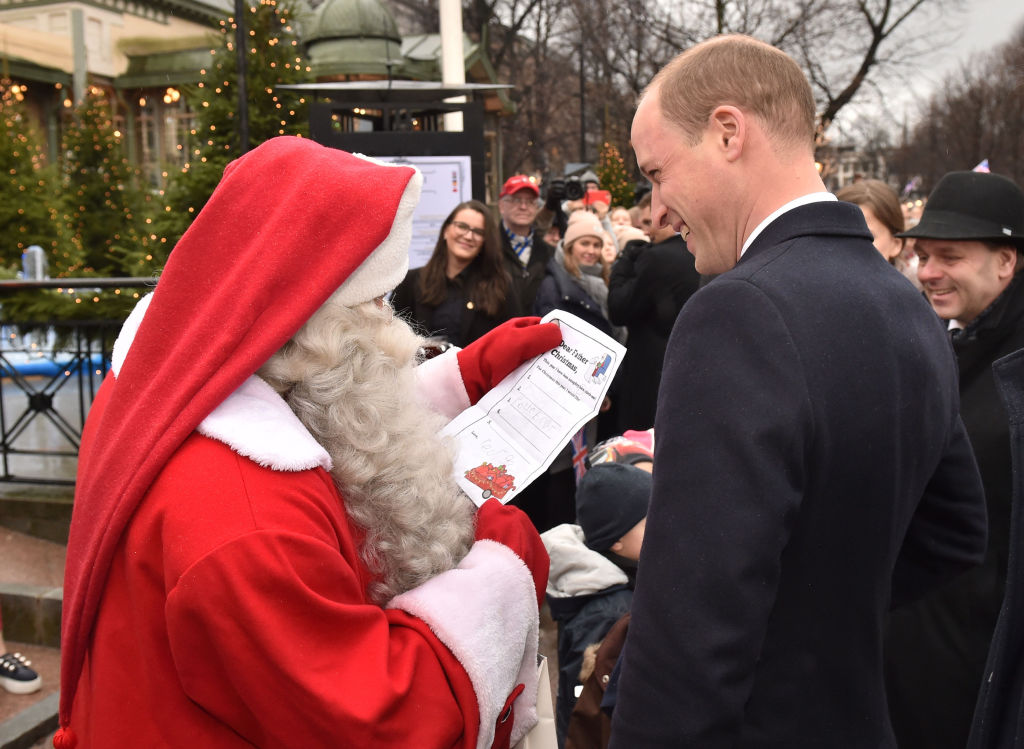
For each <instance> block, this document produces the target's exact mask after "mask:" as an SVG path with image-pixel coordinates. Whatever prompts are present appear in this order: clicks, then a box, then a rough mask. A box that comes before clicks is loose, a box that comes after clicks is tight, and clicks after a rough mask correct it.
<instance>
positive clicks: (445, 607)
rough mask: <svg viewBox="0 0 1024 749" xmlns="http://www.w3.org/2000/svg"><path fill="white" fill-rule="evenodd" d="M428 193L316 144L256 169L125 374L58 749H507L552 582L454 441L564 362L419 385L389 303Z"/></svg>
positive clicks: (68, 649) (77, 613) (113, 415)
mask: <svg viewBox="0 0 1024 749" xmlns="http://www.w3.org/2000/svg"><path fill="white" fill-rule="evenodd" d="M420 184H421V176H420V175H419V173H418V172H417V171H416V170H415V169H413V168H411V167H408V166H399V165H387V164H381V163H379V162H376V161H373V160H371V159H366V158H362V157H358V156H354V155H352V154H348V153H345V152H344V151H339V150H336V149H330V148H325V147H322V146H319V145H317V144H315V143H312V142H310V141H308V140H304V139H299V138H289V137H282V138H275V139H273V140H271V141H268V142H266V143H264V144H263V145H261V146H260V147H258V148H256V149H254V150H253V151H251V152H249V153H248V154H246V155H245V156H242V157H241V158H239V159H237V160H236V161H234V162H232V163H231V164H230V165H229V166H228V167H227V169H226V170H225V172H224V176H223V179H222V180H221V182H220V184H219V185H218V186H217V189H216V190H215V191H214V193H213V195H212V197H211V198H210V200H209V202H208V203H207V205H206V206H205V207H204V208H203V210H202V211H201V212H200V213H199V215H198V216H197V217H196V219H195V221H194V222H193V224H192V226H191V227H190V228H189V230H188V232H186V234H185V235H184V236H183V237H182V239H181V241H180V242H179V243H178V245H177V246H176V247H175V249H174V251H173V252H172V254H171V257H170V260H169V261H168V263H167V266H166V269H165V270H164V272H163V274H162V276H161V278H160V280H159V282H158V283H157V286H156V289H155V290H154V291H153V293H152V294H150V295H148V296H146V297H145V298H143V299H142V300H141V302H140V303H139V305H138V306H137V307H136V309H135V311H134V312H133V313H132V315H131V316H130V317H129V319H128V320H127V321H126V323H125V325H124V328H123V329H122V331H121V334H120V336H119V337H118V340H117V343H116V345H115V347H114V354H113V362H112V372H111V374H110V376H108V377H107V379H106V380H105V382H104V384H103V386H102V387H101V389H100V391H99V393H98V395H97V397H96V400H95V402H94V404H93V407H92V410H91V411H90V413H89V418H88V419H87V422H86V425H85V429H84V434H83V439H82V446H81V451H80V457H79V469H78V480H77V488H76V496H75V507H74V514H73V518H72V524H71V533H70V538H69V543H68V558H67V570H66V576H65V589H64V590H65V593H64V621H63V642H62V652H61V656H62V664H61V707H60V725H61V729H60V731H59V732H58V734H57V736H56V738H55V739H54V744H55V746H57V747H64V748H68V747H83V748H84V747H89V748H92V747H101V748H102V747H119V748H121V747H128V746H140V747H141V746H144V747H188V748H189V749H205V748H207V747H209V748H210V749H213V748H216V749H230V748H231V747H253V746H256V747H302V748H303V749H309V748H311V747H334V746H351V747H392V746H393V747H412V746H415V747H465V748H466V749H470V748H472V747H479V748H486V747H489V746H503V747H507V746H509V745H510V744H511V743H515V742H516V741H517V740H518V739H519V738H520V737H522V736H523V735H524V734H525V733H526V732H527V731H528V730H529V728H530V727H531V726H532V725H533V723H534V722H535V720H536V712H535V699H536V691H537V660H536V654H537V627H538V600H539V599H540V598H541V596H543V591H544V588H545V583H546V579H547V571H548V559H547V554H546V553H545V551H544V547H543V544H542V543H541V541H540V538H539V537H538V535H537V533H536V531H535V530H534V529H533V527H532V525H531V524H530V523H529V521H528V520H527V518H526V516H525V515H523V514H522V513H521V512H520V511H519V510H517V509H515V508H512V507H506V506H502V505H501V504H499V503H498V502H496V501H495V500H493V499H492V500H490V501H489V502H487V503H485V504H484V505H483V506H482V507H481V508H480V509H479V510H477V509H476V508H475V507H474V506H473V504H472V503H471V502H470V501H469V500H468V499H467V498H466V497H465V496H464V495H463V494H462V493H461V492H460V491H459V489H458V488H457V487H456V485H455V482H454V479H453V477H452V465H451V461H452V456H451V447H450V446H449V445H448V444H446V443H445V442H444V441H443V440H442V439H441V438H440V437H438V436H437V435H438V431H439V429H440V428H441V427H442V426H443V425H444V424H445V423H446V421H447V420H448V419H450V418H452V417H453V416H455V415H456V414H457V413H459V412H460V411H461V410H463V409H465V408H466V407H468V406H469V405H470V404H471V403H473V402H475V401H476V400H477V399H479V398H480V397H481V396H482V395H483V394H484V393H486V392H487V391H488V390H489V389H490V388H491V387H493V386H494V385H495V384H497V383H498V382H499V381H500V380H501V379H502V378H503V377H504V376H506V375H507V374H508V373H510V372H511V371H512V370H513V369H515V367H516V366H518V365H519V364H520V363H521V362H522V361H525V360H527V359H530V358H532V357H533V356H536V355H538V354H540V353H542V352H544V351H548V350H550V349H552V348H553V347H555V346H557V345H558V343H559V342H560V340H561V334H560V333H559V331H558V328H557V326H555V325H553V324H547V325H540V324H538V321H537V320H536V319H535V318H533V319H517V320H512V321H509V322H508V323H506V324H505V325H502V326H500V327H499V328H497V329H495V330H494V331H492V332H491V333H489V334H487V335H486V336H485V337H484V338H482V339H480V340H479V341H477V342H475V343H473V344H470V345H469V346H467V347H466V348H465V349H463V350H461V351H458V350H452V351H449V352H447V353H446V354H444V355H442V356H440V357H437V358H435V359H431V360H429V361H427V362H425V363H423V364H420V365H417V364H418V362H417V361H416V351H417V349H418V348H419V346H420V343H421V339H419V338H418V337H417V336H416V335H415V334H414V333H413V332H412V331H411V330H410V328H409V327H408V325H406V324H405V322H403V321H402V320H401V319H399V318H396V317H395V316H394V314H393V312H392V310H391V308H390V306H389V305H388V304H387V303H386V302H384V301H383V296H384V295H385V294H386V293H387V292H389V291H390V290H391V289H392V288H394V286H395V285H396V284H397V283H398V282H399V281H400V280H401V279H402V278H403V277H404V275H405V272H406V268H407V265H408V260H407V249H408V244H409V239H410V236H411V228H412V211H413V208H414V206H415V205H416V202H417V200H418V198H419V191H420Z"/></svg>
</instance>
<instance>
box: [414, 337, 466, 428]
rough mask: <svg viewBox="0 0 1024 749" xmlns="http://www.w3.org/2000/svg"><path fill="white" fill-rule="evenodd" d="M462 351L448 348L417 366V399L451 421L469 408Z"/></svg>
mask: <svg viewBox="0 0 1024 749" xmlns="http://www.w3.org/2000/svg"><path fill="white" fill-rule="evenodd" d="M458 353H459V351H458V349H448V350H447V351H445V352H444V353H443V354H441V355H440V356H435V357H434V358H433V359H427V360H426V361H425V362H423V363H422V364H420V365H419V366H418V367H416V400H417V401H419V402H420V403H422V404H424V405H425V406H428V407H430V408H431V409H433V410H434V411H436V412H437V413H439V414H441V415H442V416H444V417H446V418H447V419H448V420H449V421H451V420H452V419H454V418H455V417H456V416H458V415H459V414H460V413H462V412H463V411H465V410H466V409H467V408H469V405H470V403H469V394H468V393H467V392H466V385H465V384H464V383H463V381H462V371H461V370H460V369H459V359H458V356H457V354H458Z"/></svg>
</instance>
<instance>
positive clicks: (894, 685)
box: [886, 172, 1024, 749]
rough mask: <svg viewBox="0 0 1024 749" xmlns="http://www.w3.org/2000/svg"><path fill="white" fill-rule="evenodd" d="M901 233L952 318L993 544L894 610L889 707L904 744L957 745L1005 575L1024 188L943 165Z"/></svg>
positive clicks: (1023, 330) (1023, 324)
mask: <svg viewBox="0 0 1024 749" xmlns="http://www.w3.org/2000/svg"><path fill="white" fill-rule="evenodd" d="M899 236H901V237H908V238H913V241H914V248H915V251H916V252H917V256H918V259H919V265H918V278H919V280H920V281H921V284H922V285H923V287H924V293H925V295H926V296H927V298H928V301H929V302H931V305H932V307H933V308H934V310H935V311H936V313H937V314H938V315H939V317H941V318H943V319H944V320H948V321H949V327H950V336H951V339H952V343H953V349H954V351H955V353H956V356H957V363H958V366H959V370H960V408H961V415H962V417H963V421H964V424H965V425H966V427H967V433H968V435H969V437H970V440H971V444H972V446H973V448H974V452H975V456H976V457H977V460H978V467H979V469H980V471H981V476H982V481H983V484H984V487H985V495H986V502H987V507H988V518H989V543H988V549H987V552H986V555H985V560H984V562H983V563H982V565H981V566H980V567H976V568H974V569H972V570H970V571H969V572H967V573H965V574H963V575H961V576H959V577H957V578H955V579H954V580H953V581H952V582H950V583H948V584H947V585H945V586H944V587H942V588H940V589H938V590H936V591H934V592H932V593H931V594H929V595H928V596H927V597H925V598H924V599H922V600H919V601H917V602H915V603H912V604H910V605H907V606H903V607H901V608H898V609H895V610H894V611H893V612H892V614H891V616H890V620H889V629H888V633H887V639H886V680H887V688H888V695H889V706H890V712H891V717H892V723H893V728H894V730H895V732H896V737H897V739H898V742H899V746H900V749H915V748H916V747H927V748H928V749H943V748H944V747H950V748H951V749H952V748H953V747H955V748H956V749H963V747H964V746H965V745H966V744H967V736H968V732H969V730H970V726H971V716H972V714H973V712H974V708H975V703H976V700H977V695H978V690H979V688H980V686H981V683H982V679H983V674H984V669H985V658H986V655H987V653H988V647H989V641H990V640H991V638H992V633H993V630H994V628H995V624H996V619H997V617H998V615H999V609H1000V606H1001V604H1002V599H1003V591H1004V588H1005V583H1006V570H1007V557H1008V554H1009V525H1010V503H1011V495H1012V490H1011V477H1012V468H1011V451H1010V435H1009V424H1008V421H1007V418H1006V415H1005V413H1004V411H1003V406H1002V402H1001V401H1000V398H999V395H998V393H997V390H996V383H995V379H994V377H993V373H992V363H993V362H994V361H995V360H997V359H999V358H1001V357H1003V356H1005V355H1007V354H1010V353H1012V352H1014V351H1016V350H1017V349H1020V348H1022V347H1024V285H1022V284H1024V281H1022V280H1021V279H1022V277H1024V276H1022V274H1019V273H1018V270H1019V268H1020V267H1021V265H1022V250H1024V192H1022V191H1021V189H1020V187H1018V186H1017V185H1016V184H1015V183H1014V182H1013V181H1011V180H1009V179H1007V178H1006V177H1003V176H1000V175H997V174H989V173H981V172H951V173H949V174H947V175H945V176H944V177H943V178H942V179H941V180H940V181H939V183H938V185H937V186H936V187H935V189H934V191H933V192H932V194H931V196H930V197H929V198H928V203H927V205H926V206H925V209H924V213H923V215H922V216H921V221H920V222H919V223H918V224H917V225H916V226H915V227H913V228H912V229H910V230H909V231H906V232H903V233H902V234H900V235H899ZM921 385H922V387H926V386H927V383H921Z"/></svg>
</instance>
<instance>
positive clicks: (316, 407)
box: [257, 295, 474, 603]
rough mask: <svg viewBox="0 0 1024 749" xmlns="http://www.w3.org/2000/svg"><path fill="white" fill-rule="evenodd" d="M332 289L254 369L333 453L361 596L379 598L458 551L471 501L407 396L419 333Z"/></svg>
mask: <svg viewBox="0 0 1024 749" xmlns="http://www.w3.org/2000/svg"><path fill="white" fill-rule="evenodd" d="M336 296H337V295H335V297H336ZM335 297H332V298H331V299H328V300H327V302H325V303H324V304H323V306H321V307H320V309H319V310H317V312H316V313H314V314H313V316H312V317H310V319H309V320H308V321H307V322H306V324H305V325H304V326H303V327H302V328H301V329H300V330H299V331H298V332H297V333H296V334H295V336H294V337H293V338H292V339H291V340H290V341H289V342H288V343H286V344H285V345H284V346H283V347H282V348H281V349H280V350H279V351H277V353H275V354H274V355H273V356H272V357H271V358H270V359H269V360H268V361H267V363H266V364H264V365H263V366H262V367H261V368H260V370H259V371H258V372H257V374H258V375H259V376H260V377H262V378H263V379H264V380H266V381H267V382H268V383H269V384H270V385H271V386H272V387H273V388H274V389H275V390H276V391H277V392H278V393H279V394H281V396H282V397H283V398H284V399H285V400H286V401H287V403H288V405H289V406H291V408H292V410H293V411H294V412H295V414H296V415H297V416H298V418H299V420H300V421H302V423H303V424H304V425H305V426H306V428H307V429H309V431H310V433H311V434H312V435H313V437H314V438H315V439H316V440H317V441H318V442H319V443H320V444H321V445H323V446H324V448H325V449H326V450H327V452H328V453H329V454H330V456H331V460H332V461H333V463H334V468H333V470H332V471H331V473H332V476H333V478H334V482H335V484H336V485H337V487H338V490H339V491H340V492H341V495H342V497H343V499H344V502H345V508H346V511H347V512H348V515H349V517H350V518H351V519H352V520H353V521H354V522H355V523H356V524H357V525H358V526H359V527H360V528H361V529H363V531H364V532H365V534H366V535H365V539H364V541H363V543H362V546H361V548H360V555H361V557H362V559H363V561H364V563H365V564H366V565H367V567H368V568H369V570H370V571H371V573H372V575H373V578H374V582H373V583H372V584H371V587H370V590H369V591H368V593H369V595H370V597H371V598H372V599H373V600H374V601H376V602H377V603H384V602H386V601H388V600H390V599H391V598H392V597H393V596H395V595H397V594H399V593H401V592H404V591H406V590H409V589H411V588H414V587H416V586H417V585H419V584H421V583H423V582H425V581H426V580H428V579H429V578H431V577H433V576H434V575H436V574H438V573H439V572H443V571H445V570H447V569H451V568H452V567H454V566H455V565H456V564H457V563H458V562H459V561H460V560H461V559H462V557H463V556H465V554H466V553H467V552H468V550H469V547H470V545H471V543H472V541H473V533H474V512H473V511H474V507H473V505H472V503H471V502H470V500H469V499H468V498H467V497H466V496H465V495H464V494H463V493H462V492H461V491H460V490H459V488H458V487H457V485H456V484H455V481H454V479H453V478H452V447H451V446H450V445H449V444H448V443H446V442H445V441H444V440H442V439H441V438H440V437H439V436H438V431H439V429H440V428H441V426H442V425H443V420H442V418H441V417H440V416H439V415H437V414H436V413H434V412H433V411H431V410H429V408H428V407H427V406H425V405H422V404H420V403H418V402H416V400H415V395H414V393H415V373H414V369H415V366H416V363H417V362H416V351H417V349H418V348H419V346H420V343H421V339H420V338H419V337H418V336H416V334H415V333H413V332H412V330H411V329H410V328H409V326H408V325H407V324H406V323H405V322H404V321H403V320H401V319H400V318H398V317H396V316H395V315H394V312H393V310H392V309H391V307H390V306H389V305H388V304H386V303H384V304H379V303H377V302H373V301H371V302H366V303H363V304H359V305H357V306H354V307H346V306H344V305H342V304H340V303H339V302H338V301H337V299H336V298H335Z"/></svg>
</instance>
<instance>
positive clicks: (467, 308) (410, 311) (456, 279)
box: [391, 200, 521, 346]
mask: <svg viewBox="0 0 1024 749" xmlns="http://www.w3.org/2000/svg"><path fill="white" fill-rule="evenodd" d="M391 304H392V306H393V307H394V308H395V310H396V311H397V312H400V313H403V314H404V315H405V317H406V319H408V320H409V321H410V322H411V323H413V324H414V325H416V326H418V327H419V329H420V331H421V332H422V333H423V334H424V335H427V336H429V337H431V338H434V339H440V340H443V341H446V342H447V343H450V344H452V345H455V346H465V345H466V344H468V343H470V342H472V341H474V340H476V339H477V338H479V337H480V336H482V335H483V334H484V333H486V332H487V331H489V330H491V329H492V328H495V327H497V326H498V325H500V324H501V323H503V322H504V321H505V320H508V319H509V318H511V317H516V316H518V315H519V314H521V313H520V310H519V309H518V305H517V302H516V298H515V294H513V293H512V280H511V279H510V278H509V275H508V271H506V270H505V267H504V264H503V262H502V258H501V238H500V235H499V234H498V225H497V222H496V221H495V220H494V218H493V216H492V214H491V212H490V211H489V210H488V208H487V206H486V205H484V204H483V203H481V202H480V201H478V200H468V201H466V202H465V203H460V204H459V205H457V206H455V210H453V211H452V212H451V213H450V214H448V218H446V219H445V220H444V223H443V224H442V225H441V233H440V236H439V237H438V239H437V245H436V246H435V247H434V252H433V254H432V255H431V256H430V260H428V261H427V264H426V265H424V266H423V267H422V268H413V269H412V270H410V271H409V273H408V274H406V276H405V280H403V281H402V283H401V284H399V286H398V288H397V289H395V294H394V296H393V297H392V299H391Z"/></svg>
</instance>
